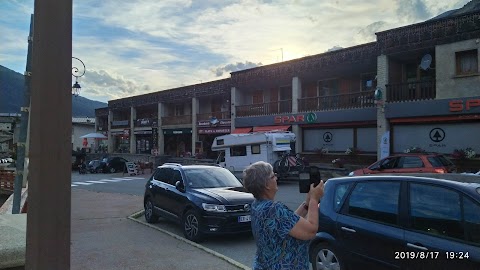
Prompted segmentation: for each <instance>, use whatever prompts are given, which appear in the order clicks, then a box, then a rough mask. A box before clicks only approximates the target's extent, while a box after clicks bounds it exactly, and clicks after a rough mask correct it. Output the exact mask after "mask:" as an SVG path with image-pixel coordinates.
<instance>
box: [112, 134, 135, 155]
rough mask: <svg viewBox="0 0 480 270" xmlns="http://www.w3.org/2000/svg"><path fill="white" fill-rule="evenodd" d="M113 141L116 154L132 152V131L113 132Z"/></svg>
mask: <svg viewBox="0 0 480 270" xmlns="http://www.w3.org/2000/svg"><path fill="white" fill-rule="evenodd" d="M110 134H111V135H112V139H113V152H114V153H129V152H130V129H124V130H122V131H118V130H117V131H111V132H110Z"/></svg>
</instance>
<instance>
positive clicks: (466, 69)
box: [455, 49, 478, 75]
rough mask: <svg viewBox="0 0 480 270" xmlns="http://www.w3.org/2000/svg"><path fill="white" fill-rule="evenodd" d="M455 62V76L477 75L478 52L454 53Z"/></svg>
mask: <svg viewBox="0 0 480 270" xmlns="http://www.w3.org/2000/svg"><path fill="white" fill-rule="evenodd" d="M455 61H456V74H457V75H469V74H477V73H478V50H476V49H475V50H469V51H461V52H456V53H455Z"/></svg>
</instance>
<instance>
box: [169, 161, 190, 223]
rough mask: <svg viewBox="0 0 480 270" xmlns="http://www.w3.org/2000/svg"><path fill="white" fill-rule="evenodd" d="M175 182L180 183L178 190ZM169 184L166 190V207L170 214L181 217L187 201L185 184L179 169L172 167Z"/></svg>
mask: <svg viewBox="0 0 480 270" xmlns="http://www.w3.org/2000/svg"><path fill="white" fill-rule="evenodd" d="M177 182H180V183H181V187H180V190H179V189H177V188H176V186H175V184H176V183H177ZM169 184H171V186H169V187H168V188H167V190H166V194H167V200H168V202H167V204H168V209H169V211H170V212H171V213H172V214H174V215H175V216H177V217H178V218H181V216H182V213H183V209H185V206H186V205H187V203H188V202H187V198H186V193H185V185H184V181H183V179H182V174H181V172H180V170H177V169H173V173H172V179H171V181H169ZM182 187H183V189H182Z"/></svg>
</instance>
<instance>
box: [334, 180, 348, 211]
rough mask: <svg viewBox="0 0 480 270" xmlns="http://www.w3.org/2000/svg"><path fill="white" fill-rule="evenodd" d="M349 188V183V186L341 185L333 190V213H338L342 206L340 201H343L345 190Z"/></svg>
mask: <svg viewBox="0 0 480 270" xmlns="http://www.w3.org/2000/svg"><path fill="white" fill-rule="evenodd" d="M349 187H350V183H349V184H341V185H338V186H337V187H336V188H335V196H334V198H335V205H334V208H335V211H336V212H338V211H339V210H340V207H341V206H342V201H343V198H344V197H345V194H346V193H347V190H348V188H349Z"/></svg>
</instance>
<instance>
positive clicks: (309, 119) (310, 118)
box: [305, 112, 317, 124]
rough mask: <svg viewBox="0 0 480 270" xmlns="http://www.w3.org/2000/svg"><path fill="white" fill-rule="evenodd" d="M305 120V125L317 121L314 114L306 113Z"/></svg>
mask: <svg viewBox="0 0 480 270" xmlns="http://www.w3.org/2000/svg"><path fill="white" fill-rule="evenodd" d="M305 118H306V120H307V123H309V124H311V123H314V122H315V121H317V114H316V113H313V112H311V113H308V114H307V116H306V117H305Z"/></svg>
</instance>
